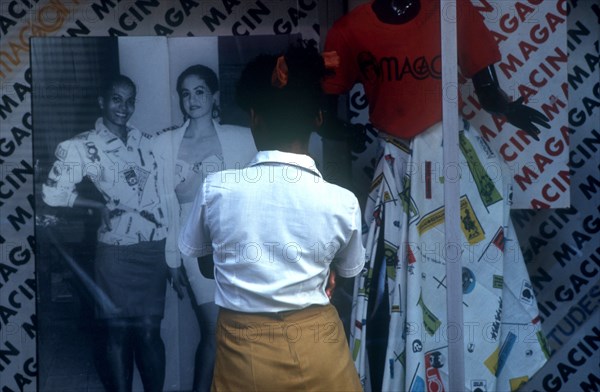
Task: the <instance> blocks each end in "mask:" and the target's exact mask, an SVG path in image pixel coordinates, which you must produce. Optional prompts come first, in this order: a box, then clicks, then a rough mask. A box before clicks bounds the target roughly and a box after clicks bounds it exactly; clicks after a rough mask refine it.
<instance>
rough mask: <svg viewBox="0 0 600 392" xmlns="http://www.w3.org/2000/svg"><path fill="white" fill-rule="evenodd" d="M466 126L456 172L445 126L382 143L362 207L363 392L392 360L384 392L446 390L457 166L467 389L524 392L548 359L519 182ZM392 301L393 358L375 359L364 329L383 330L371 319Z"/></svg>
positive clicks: (357, 347) (357, 314)
mask: <svg viewBox="0 0 600 392" xmlns="http://www.w3.org/2000/svg"><path fill="white" fill-rule="evenodd" d="M465 128H466V129H465V130H464V131H461V134H460V151H461V154H460V165H459V168H458V171H457V172H453V171H452V170H449V169H448V168H444V166H443V165H442V163H443V160H442V156H443V154H442V132H441V124H437V125H435V126H433V127H432V128H430V129H429V130H427V131H426V132H424V133H422V134H420V135H419V136H417V137H416V138H414V139H412V141H411V142H410V143H409V142H403V141H399V140H398V139H386V140H384V139H382V140H381V144H382V146H381V148H382V153H381V155H380V157H381V158H380V160H379V162H378V165H377V169H376V172H375V176H374V180H373V183H372V187H371V189H370V194H369V199H368V201H367V205H366V208H365V213H364V216H365V227H364V231H363V237H364V238H363V240H364V241H365V243H366V246H365V247H366V252H367V256H366V257H367V264H366V265H365V268H364V270H363V272H362V273H361V275H360V276H359V277H358V278H357V279H356V281H355V292H354V304H353V314H352V320H353V322H354V325H353V326H352V327H351V339H350V344H351V351H352V353H353V358H354V361H355V365H356V367H357V370H358V372H359V374H360V377H361V382H362V383H363V385H364V386H365V390H366V391H369V390H371V377H373V376H374V372H373V371H371V372H370V371H369V368H371V369H381V368H384V371H383V375H382V377H383V380H381V388H382V390H384V391H425V390H427V391H448V386H447V382H448V374H447V370H448V368H447V363H446V358H447V344H448V337H449V336H450V338H452V335H453V334H456V333H458V332H457V329H452V328H451V329H448V328H447V321H446V319H447V318H446V300H445V298H446V285H445V278H446V266H445V262H444V227H443V222H444V193H443V181H444V176H447V177H448V178H450V177H451V176H453V175H456V173H459V175H460V192H461V197H460V221H461V227H460V230H461V232H462V234H463V235H462V243H461V244H460V246H461V251H462V255H461V262H462V276H463V305H464V307H463V312H464V326H463V331H462V334H463V339H464V344H465V383H466V385H465V388H466V389H467V390H473V391H474V390H486V391H493V390H503V391H505V390H515V389H516V388H518V387H519V386H520V385H521V384H523V383H525V382H526V381H527V380H528V379H529V378H530V377H531V376H532V375H533V374H534V373H535V372H536V371H537V370H538V369H539V368H540V367H541V366H542V365H543V364H544V363H545V362H546V360H547V356H548V355H547V350H546V346H545V339H544V337H543V335H542V333H541V325H540V318H539V315H538V309H537V303H536V300H535V298H534V294H533V290H532V287H531V282H530V280H529V276H528V274H527V270H526V268H525V264H524V261H523V257H522V254H521V251H520V248H519V244H518V241H517V239H516V236H515V233H514V230H513V228H512V225H511V224H510V222H509V219H508V213H509V198H510V189H509V187H504V186H503V183H505V182H504V181H503V176H502V169H501V163H500V161H499V160H498V159H497V157H496V156H495V155H494V153H493V152H492V151H491V150H490V149H489V147H488V146H487V145H486V144H485V142H484V141H483V139H482V138H480V137H479V136H477V135H475V134H474V133H473V131H469V129H468V124H465ZM385 305H387V306H388V308H387V312H386V315H389V328H387V332H388V337H387V344H386V342H385V341H384V344H385V346H384V353H385V359H384V361H383V363H369V358H370V355H369V354H370V353H369V350H371V348H370V347H372V346H371V345H369V341H368V339H367V330H368V328H381V319H374V318H373V317H374V316H373V315H374V314H375V311H376V309H377V308H378V307H379V306H385ZM377 323H379V324H377ZM454 336H456V335H454ZM369 339H372V338H371V337H369ZM380 358H381V357H380ZM375 385H378V384H375Z"/></svg>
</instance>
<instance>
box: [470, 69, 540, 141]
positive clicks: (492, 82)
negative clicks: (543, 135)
mask: <svg viewBox="0 0 600 392" xmlns="http://www.w3.org/2000/svg"><path fill="white" fill-rule="evenodd" d="M473 84H474V86H475V92H476V93H477V97H478V98H479V102H480V103H481V106H482V107H483V109H485V111H486V112H488V113H491V114H499V115H502V116H504V117H506V120H507V121H508V122H509V123H511V124H512V125H514V126H515V127H517V128H519V129H522V130H524V131H525V132H527V133H528V134H529V135H531V137H533V138H534V139H535V140H540V139H539V137H538V135H539V134H540V130H539V128H538V126H542V127H544V128H550V124H548V121H550V120H549V119H548V118H547V117H546V116H545V115H544V114H543V113H541V112H539V111H537V110H535V109H533V108H530V107H529V106H525V105H523V97H520V98H519V99H517V100H516V101H512V102H511V100H510V98H508V96H507V95H506V93H505V92H504V91H502V89H501V88H500V85H499V83H498V78H497V76H496V69H495V68H494V66H493V65H490V66H488V67H487V68H484V69H482V70H481V71H479V72H477V73H476V74H475V75H473Z"/></svg>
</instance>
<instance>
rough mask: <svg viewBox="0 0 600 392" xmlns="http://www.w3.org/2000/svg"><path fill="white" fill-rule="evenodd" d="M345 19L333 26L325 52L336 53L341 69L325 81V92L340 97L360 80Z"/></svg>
mask: <svg viewBox="0 0 600 392" xmlns="http://www.w3.org/2000/svg"><path fill="white" fill-rule="evenodd" d="M346 25H347V23H346V21H345V19H344V17H342V19H341V20H338V21H337V22H335V23H334V24H333V26H332V27H331V29H330V30H329V32H328V33H327V38H326V40H325V47H324V51H325V52H330V51H335V52H336V53H337V55H338V56H339V59H340V65H339V67H337V68H335V69H334V72H335V73H334V74H333V75H331V76H327V77H326V78H325V79H324V80H323V91H325V93H326V94H332V95H339V94H344V93H346V92H348V91H349V90H350V89H351V88H352V87H353V86H354V84H355V83H356V81H357V80H358V74H357V70H356V66H355V63H356V62H355V61H354V59H353V56H352V46H351V45H350V44H349V42H348V37H347V34H346V31H345V30H346V28H347V27H346Z"/></svg>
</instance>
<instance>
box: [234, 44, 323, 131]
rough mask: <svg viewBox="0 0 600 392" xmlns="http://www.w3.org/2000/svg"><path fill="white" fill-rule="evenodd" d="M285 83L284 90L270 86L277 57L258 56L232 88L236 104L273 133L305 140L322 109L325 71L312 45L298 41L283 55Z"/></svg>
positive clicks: (321, 60)
mask: <svg viewBox="0 0 600 392" xmlns="http://www.w3.org/2000/svg"><path fill="white" fill-rule="evenodd" d="M284 57H285V63H286V65H287V68H288V80H287V84H286V85H285V86H284V87H275V86H273V84H272V83H271V76H272V74H273V69H274V68H275V65H276V63H277V58H278V56H277V55H267V54H262V55H259V56H258V57H256V58H255V59H254V60H252V61H251V62H250V63H248V64H247V65H246V67H245V68H244V70H243V71H242V74H241V76H240V80H239V81H238V84H237V88H236V101H237V104H238V105H239V106H240V107H241V108H242V109H244V110H246V111H249V110H250V109H253V110H254V111H255V112H256V113H257V114H259V115H260V116H261V118H262V119H263V121H264V123H265V124H267V126H268V127H269V128H270V129H271V130H274V131H281V134H282V135H281V136H282V137H284V135H283V133H285V134H287V136H288V139H289V138H293V137H294V136H300V137H305V136H307V135H309V134H310V132H312V131H313V130H314V121H315V117H316V116H317V115H318V112H319V110H320V109H321V107H322V106H323V90H322V88H321V80H322V79H323V77H324V76H325V75H326V73H327V70H326V68H325V64H324V61H323V58H322V57H321V54H320V53H319V51H318V49H317V47H316V42H314V41H309V42H304V41H301V42H299V43H298V44H295V45H292V46H290V47H289V48H288V49H287V51H286V52H285V54H284Z"/></svg>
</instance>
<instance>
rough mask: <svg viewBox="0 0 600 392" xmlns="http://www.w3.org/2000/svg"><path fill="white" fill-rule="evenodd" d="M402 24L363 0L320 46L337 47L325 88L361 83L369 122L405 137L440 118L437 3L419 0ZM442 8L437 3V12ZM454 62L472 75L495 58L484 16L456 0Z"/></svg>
mask: <svg viewBox="0 0 600 392" xmlns="http://www.w3.org/2000/svg"><path fill="white" fill-rule="evenodd" d="M421 4H422V5H421V10H420V11H419V13H418V14H417V15H416V17H415V18H414V19H413V20H411V21H410V22H408V23H404V24H388V23H383V22H382V21H380V20H379V19H378V18H377V16H376V14H375V12H374V11H373V9H372V8H371V4H370V3H367V4H362V5H360V6H358V7H356V8H355V9H354V10H352V11H351V12H350V13H349V14H347V15H346V16H344V17H343V18H341V19H339V20H338V21H336V22H335V23H334V25H333V27H332V28H331V30H330V31H329V32H328V34H327V39H326V43H325V51H336V52H337V53H338V55H339V57H340V66H339V68H336V72H335V75H334V76H332V77H330V78H328V79H326V80H325V82H324V89H325V91H326V92H327V93H328V94H333V95H338V94H343V93H346V92H348V90H350V89H351V88H352V86H353V85H354V84H355V83H356V82H360V83H362V84H363V86H364V89H365V93H366V95H367V99H368V101H369V117H370V121H371V123H372V124H373V125H374V126H375V127H376V128H378V129H379V130H380V131H383V132H385V133H387V134H390V135H393V136H397V137H402V138H410V137H413V136H415V135H417V134H419V133H420V132H422V131H424V130H426V129H427V128H429V127H430V126H431V125H433V124H435V123H437V122H439V121H441V117H442V88H441V83H442V81H441V72H442V66H443V62H442V59H441V55H440V52H441V42H440V41H441V39H440V3H439V2H438V1H423V2H422V3H421ZM443 12H444V10H443V9H442V13H443ZM457 19H458V26H457V28H458V62H459V66H460V70H461V72H462V73H463V75H464V76H466V77H471V76H473V75H474V74H475V73H477V72H479V71H481V70H482V69H484V68H486V67H487V66H489V65H491V64H494V63H495V62H497V61H499V60H500V52H499V50H498V47H497V45H496V42H495V41H494V38H493V37H492V35H491V33H490V31H489V30H488V29H487V27H486V26H485V24H484V22H483V18H482V17H481V15H480V14H479V13H478V12H477V10H476V9H475V8H474V7H473V6H472V5H471V4H470V2H469V1H459V2H457Z"/></svg>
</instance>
